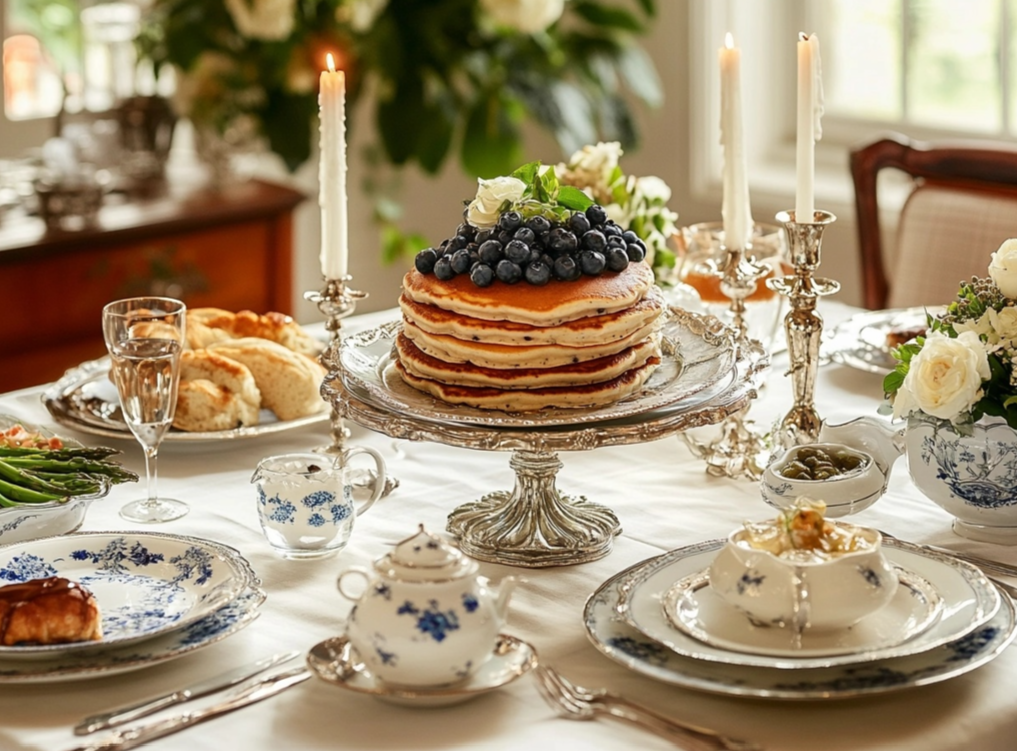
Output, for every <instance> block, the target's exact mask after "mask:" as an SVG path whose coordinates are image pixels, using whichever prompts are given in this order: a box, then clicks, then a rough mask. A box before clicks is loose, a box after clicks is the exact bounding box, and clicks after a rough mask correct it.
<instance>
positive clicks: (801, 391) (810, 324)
mask: <svg viewBox="0 0 1017 751" xmlns="http://www.w3.org/2000/svg"><path fill="white" fill-rule="evenodd" d="M777 221H778V222H780V223H782V224H783V225H784V226H785V227H786V228H787V233H788V242H789V245H790V254H791V265H792V266H793V267H794V275H793V276H785V277H783V278H781V279H770V280H768V281H767V284H768V286H769V287H770V289H772V290H774V291H775V292H779V293H780V294H782V295H784V296H785V297H787V298H788V300H789V301H790V303H791V310H790V311H789V312H788V314H787V316H786V317H785V318H784V331H785V333H786V334H787V349H788V359H789V361H790V367H789V368H788V371H787V375H790V376H791V384H792V389H793V391H794V406H792V408H791V410H790V411H789V412H788V413H787V414H786V415H785V416H784V419H783V420H781V422H780V425H779V427H778V428H777V429H776V431H775V436H774V443H775V446H776V448H780V449H785V448H790V447H792V446H800V445H802V444H806V443H815V442H816V441H817V440H818V439H819V430H820V428H821V427H822V419H821V418H820V416H819V412H818V411H817V410H816V404H815V398H816V376H817V373H818V370H819V344H820V340H821V339H822V336H823V317H822V316H821V315H820V314H819V313H818V312H817V311H816V303H817V302H818V301H819V298H820V297H825V296H826V295H832V294H834V293H836V292H838V291H840V283H839V282H836V281H834V280H832V279H824V278H822V277H817V276H815V271H816V269H817V268H818V267H819V263H820V260H821V259H820V248H821V246H822V243H823V232H824V231H825V230H826V228H827V226H829V225H830V224H833V222H835V221H837V217H835V216H834V215H833V214H831V213H830V212H829V211H816V212H814V214H813V216H812V221H811V222H799V221H798V220H797V218H796V217H795V212H793V211H782V212H780V213H779V214H777Z"/></svg>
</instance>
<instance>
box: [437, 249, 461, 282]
mask: <svg viewBox="0 0 1017 751" xmlns="http://www.w3.org/2000/svg"><path fill="white" fill-rule="evenodd" d="M434 275H435V276H436V277H438V278H439V279H441V280H442V281H443V282H447V281H448V280H449V279H452V278H453V277H454V276H455V275H456V272H455V271H453V270H452V261H451V260H450V258H449V256H447V255H444V256H442V257H441V258H439V259H438V260H437V261H436V262H435V264H434Z"/></svg>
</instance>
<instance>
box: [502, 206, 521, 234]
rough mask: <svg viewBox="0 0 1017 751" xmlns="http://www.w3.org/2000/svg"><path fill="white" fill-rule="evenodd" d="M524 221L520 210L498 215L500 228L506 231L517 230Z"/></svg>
mask: <svg viewBox="0 0 1017 751" xmlns="http://www.w3.org/2000/svg"><path fill="white" fill-rule="evenodd" d="M522 223H523V217H522V215H520V213H519V212H518V211H506V212H504V213H503V214H502V215H501V216H500V217H498V229H503V230H505V231H506V232H515V231H516V229H518V228H519V226H520V225H521V224H522Z"/></svg>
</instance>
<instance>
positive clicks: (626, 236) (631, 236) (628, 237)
mask: <svg viewBox="0 0 1017 751" xmlns="http://www.w3.org/2000/svg"><path fill="white" fill-rule="evenodd" d="M622 239H623V240H625V242H626V243H634V242H639V241H640V240H639V235H637V234H636V233H635V232H633V231H632V230H630V229H627V230H625V231H624V232H622Z"/></svg>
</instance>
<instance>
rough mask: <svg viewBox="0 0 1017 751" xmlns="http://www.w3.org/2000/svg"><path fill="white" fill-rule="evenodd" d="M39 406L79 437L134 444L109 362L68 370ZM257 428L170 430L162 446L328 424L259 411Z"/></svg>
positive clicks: (316, 417) (311, 417)
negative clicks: (84, 436) (95, 437)
mask: <svg viewBox="0 0 1017 751" xmlns="http://www.w3.org/2000/svg"><path fill="white" fill-rule="evenodd" d="M42 403H43V404H44V405H45V406H46V409H48V410H49V413H50V414H51V415H52V416H53V419H54V420H56V421H57V422H58V423H60V424H61V425H64V426H66V427H68V428H73V429H74V430H80V431H81V432H82V433H91V434H92V435H99V436H104V437H106V438H122V439H124V440H130V441H133V440H134V436H133V435H131V432H130V430H129V429H128V428H127V423H125V422H124V420H123V416H122V414H121V412H120V400H119V398H118V397H117V390H116V387H115V386H114V385H113V382H112V381H110V380H109V358H108V357H103V358H101V359H99V360H91V361H89V362H86V363H82V364H81V365H79V366H78V367H76V368H71V369H70V370H68V371H67V372H66V373H64V376H63V378H61V379H60V380H59V381H57V382H56V383H54V384H53V385H52V386H50V387H49V388H48V389H46V391H45V392H44V393H43V395H42ZM259 417H260V424H258V425H251V426H248V427H240V428H234V429H233V430H215V431H207V432H191V433H189V432H186V431H183V430H172V429H171V430H170V431H168V432H167V433H166V437H165V439H164V442H165V443H215V442H218V441H228V440H233V439H237V438H256V437H258V436H263V435H270V434H272V433H279V432H281V431H284V430H294V429H296V428H302V427H304V426H305V425H314V424H316V423H319V422H325V421H326V420H328V412H327V411H322V412H320V413H318V414H315V415H309V416H307V417H301V418H299V419H297V420H287V421H281V420H279V419H277V418H276V416H275V415H274V414H272V412H270V411H269V410H264V409H263V410H262V411H261V415H260V416H259Z"/></svg>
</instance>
